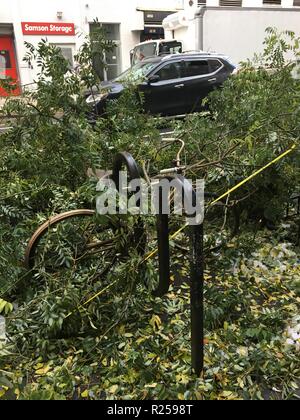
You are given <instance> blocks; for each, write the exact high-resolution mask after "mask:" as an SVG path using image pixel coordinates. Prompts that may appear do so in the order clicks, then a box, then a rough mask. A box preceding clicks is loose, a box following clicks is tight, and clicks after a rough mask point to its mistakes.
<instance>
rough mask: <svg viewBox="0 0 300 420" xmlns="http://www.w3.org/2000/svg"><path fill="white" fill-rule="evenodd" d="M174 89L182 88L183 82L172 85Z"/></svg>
mask: <svg viewBox="0 0 300 420" xmlns="http://www.w3.org/2000/svg"><path fill="white" fill-rule="evenodd" d="M174 87H175V88H176V89H180V88H183V87H184V84H183V83H181V84H180V85H175V86H174Z"/></svg>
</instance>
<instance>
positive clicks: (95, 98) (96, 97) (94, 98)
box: [86, 93, 108, 104]
mask: <svg viewBox="0 0 300 420" xmlns="http://www.w3.org/2000/svg"><path fill="white" fill-rule="evenodd" d="M107 96H108V93H95V94H94V95H90V96H88V97H87V98H86V103H87V104H95V103H97V102H100V101H101V100H102V99H105V98H107Z"/></svg>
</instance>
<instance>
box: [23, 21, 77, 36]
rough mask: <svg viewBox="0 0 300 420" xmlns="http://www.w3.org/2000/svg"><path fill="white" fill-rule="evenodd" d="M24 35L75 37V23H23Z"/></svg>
mask: <svg viewBox="0 0 300 420" xmlns="http://www.w3.org/2000/svg"><path fill="white" fill-rule="evenodd" d="M22 30H23V34H24V35H61V34H63V35H75V27H74V23H44V22H43V23H37V22H22Z"/></svg>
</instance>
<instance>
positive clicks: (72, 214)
mask: <svg viewBox="0 0 300 420" xmlns="http://www.w3.org/2000/svg"><path fill="white" fill-rule="evenodd" d="M136 239H137V235H136V232H135V231H134V230H130V228H128V227H127V226H126V220H122V219H121V218H113V217H109V216H108V217H107V218H102V219H101V222H99V220H97V215H96V212H95V211H94V210H88V209H81V210H72V211H69V212H66V213H62V214H59V215H56V216H54V217H52V218H50V219H49V220H48V221H46V222H45V223H43V224H42V225H41V226H40V227H39V228H38V229H37V230H36V231H35V232H34V234H33V236H32V237H31V239H30V241H29V243H28V245H27V248H26V251H25V266H26V268H27V269H28V270H34V271H43V272H48V273H49V272H51V273H53V272H57V271H61V270H63V269H70V268H72V269H74V270H75V271H76V270H77V269H79V268H80V267H84V270H85V271H90V272H95V273H96V272H99V271H101V272H102V273H103V272H104V271H105V270H106V269H107V268H108V267H110V266H111V263H112V261H113V260H115V259H116V258H119V259H122V258H126V256H127V255H128V252H129V250H130V249H131V248H133V247H134V246H136V247H140V242H137V241H136ZM139 239H140V238H139Z"/></svg>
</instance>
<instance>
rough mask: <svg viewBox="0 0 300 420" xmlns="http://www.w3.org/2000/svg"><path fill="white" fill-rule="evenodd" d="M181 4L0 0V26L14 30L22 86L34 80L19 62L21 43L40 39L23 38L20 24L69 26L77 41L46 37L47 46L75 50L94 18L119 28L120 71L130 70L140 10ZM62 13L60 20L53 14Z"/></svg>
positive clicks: (175, 0) (166, 0) (176, 0)
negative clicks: (64, 23)
mask: <svg viewBox="0 0 300 420" xmlns="http://www.w3.org/2000/svg"><path fill="white" fill-rule="evenodd" d="M182 7H183V0H0V25H1V24H4V23H10V24H13V26H14V35H15V46H16V53H17V60H18V64H19V72H20V76H21V82H22V84H28V83H31V82H32V81H33V79H34V78H35V76H36V73H35V71H34V70H31V69H28V68H27V66H26V65H25V63H22V58H23V57H24V54H25V51H26V49H25V47H24V41H28V42H30V43H33V44H37V43H38V42H39V41H40V39H41V36H24V35H23V34H22V29H21V22H71V23H74V24H75V28H76V33H77V34H82V36H81V37H78V36H76V37H73V36H49V37H48V40H49V41H50V42H51V43H57V44H64V43H67V44H75V48H76V49H78V48H79V47H80V45H81V44H82V42H83V39H84V35H87V34H88V32H89V23H92V22H93V20H94V19H95V18H98V20H99V21H100V22H103V23H118V24H120V35H121V68H122V70H125V69H126V68H128V67H129V66H130V55H129V52H130V50H131V49H132V48H133V47H134V45H135V44H137V43H138V42H139V40H140V31H142V30H143V29H144V14H143V12H142V11H138V10H137V9H138V8H141V9H143V10H147V9H148V10H156V9H157V10H174V11H176V10H179V9H180V8H182ZM58 11H59V12H62V13H63V18H62V19H61V20H58V19H57V12H58Z"/></svg>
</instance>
